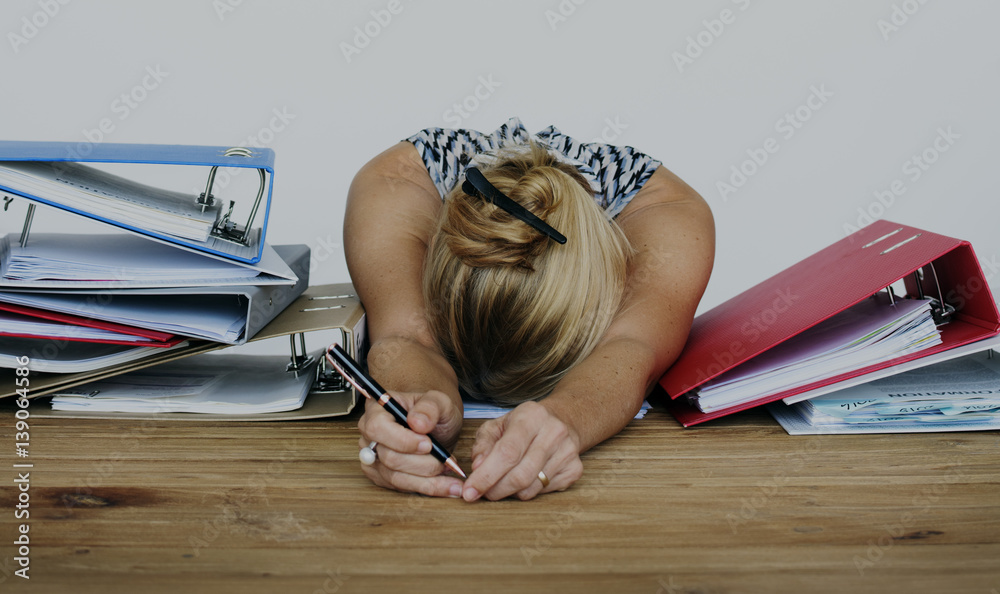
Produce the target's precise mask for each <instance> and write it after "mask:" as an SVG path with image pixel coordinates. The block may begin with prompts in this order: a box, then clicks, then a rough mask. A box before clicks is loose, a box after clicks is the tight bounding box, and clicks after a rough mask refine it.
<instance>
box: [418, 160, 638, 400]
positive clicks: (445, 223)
mask: <svg viewBox="0 0 1000 594" xmlns="http://www.w3.org/2000/svg"><path fill="white" fill-rule="evenodd" d="M481 171H482V173H483V175H484V176H485V177H486V179H487V180H489V181H490V183H492V184H493V185H494V186H496V187H497V189H499V190H500V191H501V192H503V193H504V194H506V195H507V196H509V197H510V198H511V199H513V200H514V201H516V202H518V203H519V204H521V205H522V206H524V207H525V208H526V209H528V210H529V211H531V212H533V213H534V214H535V215H536V216H538V217H539V218H541V219H542V220H544V221H545V222H547V223H548V224H549V225H551V226H552V227H554V228H555V229H556V230H558V231H560V232H561V233H562V234H563V235H565V236H566V237H567V239H568V241H567V242H566V243H565V244H563V245H560V244H557V243H556V242H554V241H552V240H550V239H549V238H548V237H546V236H545V235H543V234H542V233H540V232H538V231H536V230H535V229H533V228H531V227H530V226H528V225H527V224H525V223H523V222H522V221H520V220H518V219H515V218H514V217H512V216H511V215H510V214H508V213H507V212H505V211H503V210H501V209H500V208H498V207H496V206H494V205H493V204H492V203H490V202H488V201H486V200H484V199H482V198H481V197H479V196H469V195H467V194H465V192H463V191H462V188H461V187H460V186H461V184H458V186H457V187H456V188H455V189H454V190H453V191H452V192H451V193H449V195H448V196H447V197H446V198H445V203H444V206H443V208H442V213H441V219H440V221H439V222H438V230H437V232H436V233H435V235H434V237H433V238H432V240H431V244H430V246H429V247H428V251H427V260H426V262H425V265H424V271H423V293H424V300H425V303H426V304H427V309H428V320H429V323H430V327H431V330H432V332H433V333H434V335H435V337H436V339H437V341H438V344H439V345H440V346H441V349H442V352H443V353H444V355H445V357H446V358H447V359H448V361H449V362H450V363H451V365H452V367H454V369H455V372H456V374H457V375H458V382H459V386H460V387H461V388H462V389H463V390H464V391H465V392H466V393H467V394H469V395H470V396H472V397H474V398H479V399H482V400H488V401H492V402H495V403H498V404H504V405H514V404H518V403H520V402H524V401H526V400H535V399H538V398H542V397H544V396H547V395H548V394H549V392H551V391H552V389H553V388H554V387H555V384H556V383H557V382H558V381H559V380H560V379H561V378H562V377H563V376H564V375H565V374H566V373H567V372H568V371H569V370H570V369H571V368H572V367H573V366H574V365H576V364H577V363H579V362H580V361H582V360H583V359H584V358H585V357H586V356H587V355H589V354H590V353H591V352H592V351H593V350H594V348H595V346H596V345H597V343H598V341H599V340H600V339H601V337H602V336H603V335H604V333H605V332H606V331H607V329H608V326H610V324H611V320H612V318H613V317H614V315H615V313H616V312H617V311H618V308H619V307H620V305H621V300H622V294H623V292H624V288H625V276H626V269H627V266H628V261H629V258H630V257H631V253H632V252H631V248H630V246H629V244H628V240H627V239H626V238H625V234H624V233H623V232H622V231H621V229H620V228H619V227H618V225H617V223H615V222H614V221H611V220H609V219H608V218H607V217H606V216H605V214H604V212H603V211H602V210H601V209H600V207H599V206H598V205H597V204H596V202H595V201H594V196H593V194H592V193H591V191H590V189H589V185H588V184H587V181H586V180H585V179H584V178H583V176H582V175H580V173H579V172H578V171H577V170H576V168H575V167H574V166H572V165H569V164H566V163H562V162H560V161H558V160H557V159H556V158H555V157H554V156H553V155H552V154H550V153H549V152H548V151H546V150H545V149H544V148H543V147H541V146H540V145H537V144H535V143H532V145H531V147H530V148H529V149H528V150H521V151H514V152H500V153H499V154H498V155H497V158H496V160H495V161H494V162H493V164H492V165H490V166H484V167H482V168H481Z"/></svg>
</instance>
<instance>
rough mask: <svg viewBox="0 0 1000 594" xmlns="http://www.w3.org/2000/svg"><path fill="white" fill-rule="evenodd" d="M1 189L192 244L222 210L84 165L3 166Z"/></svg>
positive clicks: (14, 163) (9, 163)
mask: <svg viewBox="0 0 1000 594" xmlns="http://www.w3.org/2000/svg"><path fill="white" fill-rule="evenodd" d="M0 186H3V187H4V188H9V189H10V190H12V191H14V192H16V193H18V194H22V195H26V196H38V197H43V198H45V199H46V200H48V201H51V202H53V203H57V204H60V205H62V206H63V207H65V208H66V209H68V210H73V211H77V212H82V213H87V214H88V215H91V216H93V217H96V218H99V219H103V220H110V221H116V222H119V223H121V224H123V225H127V226H129V227H136V228H138V229H145V230H148V231H152V232H155V233H162V234H166V235H172V236H175V237H179V238H183V239H190V240H193V241H206V240H207V239H208V236H209V234H210V233H211V231H212V226H213V225H214V224H215V219H216V216H217V215H218V210H219V209H218V206H216V207H214V208H205V209H202V208H201V207H200V206H199V205H197V204H196V203H195V201H194V200H193V199H192V197H191V196H190V195H187V194H182V193H180V192H172V191H168V190H161V189H158V188H154V187H151V186H147V185H144V184H139V183H135V182H133V181H130V180H127V179H125V178H122V177H119V176H116V175H112V174H109V173H105V172H103V171H100V170H98V169H94V168H93V167H90V166H87V165H81V164H79V163H67V162H43V161H5V162H0Z"/></svg>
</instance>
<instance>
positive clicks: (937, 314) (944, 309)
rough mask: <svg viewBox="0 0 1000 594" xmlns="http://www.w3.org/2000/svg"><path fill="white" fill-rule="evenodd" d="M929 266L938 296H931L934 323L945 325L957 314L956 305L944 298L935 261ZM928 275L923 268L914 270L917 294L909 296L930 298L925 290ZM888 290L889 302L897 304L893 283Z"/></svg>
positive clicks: (914, 289)
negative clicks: (925, 280)
mask: <svg viewBox="0 0 1000 594" xmlns="http://www.w3.org/2000/svg"><path fill="white" fill-rule="evenodd" d="M927 266H929V267H930V269H931V275H932V276H933V277H934V288H935V289H937V294H938V296H937V298H934V297H930V298H929V301H930V306H931V317H933V318H934V324H935V325H937V326H943V325H945V324H947V323H948V322H950V321H951V318H952V316H953V315H955V307H954V306H953V305H951V304H950V303H948V302H947V301H945V300H944V295H943V294H942V293H941V283H940V282H939V281H938V276H937V270H935V269H934V263H933V262H930V263H928V264H927ZM925 278H926V275H925V274H924V269H923V268H918V269H917V270H915V271H914V272H913V291H915V293H916V294H915V296H911V295H909V294H907V296H906V297H907V298H909V299H912V298H916V299H928V297H927V295H926V294H925V292H924V279H925ZM909 287H910V286H909V284H907V291H909V290H910V289H909ZM886 292H887V293H888V295H889V303H890V304H891V305H895V304H896V293H895V291H894V290H893V288H892V285H889V286H888V287H886Z"/></svg>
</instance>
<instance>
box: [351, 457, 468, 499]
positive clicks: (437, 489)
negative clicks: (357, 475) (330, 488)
mask: <svg viewBox="0 0 1000 594" xmlns="http://www.w3.org/2000/svg"><path fill="white" fill-rule="evenodd" d="M364 472H365V474H366V475H367V476H368V478H369V479H370V480H371V481H372V482H373V483H375V484H376V485H378V486H380V487H385V488H388V489H395V490H397V491H403V492H406V493H420V494H421V495H427V496H430V497H453V498H458V497H461V496H462V481H461V480H459V479H457V478H455V477H452V476H448V475H444V474H441V475H438V476H431V477H422V476H414V475H412V474H408V473H405V472H399V471H395V470H390V469H387V468H385V466H383V465H381V464H376V465H375V466H368V467H365V470H364Z"/></svg>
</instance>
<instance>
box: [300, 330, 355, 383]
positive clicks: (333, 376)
mask: <svg viewBox="0 0 1000 594" xmlns="http://www.w3.org/2000/svg"><path fill="white" fill-rule="evenodd" d="M296 336H298V345H296V341H295V337H296ZM288 340H289V343H290V346H291V361H290V362H289V363H288V365H287V366H285V371H286V372H288V373H292V374H295V377H298V374H299V373H301V372H303V371H305V370H307V369H309V367H310V366H311V365H312V364H313V363H315V358H314V357H310V356H309V355H308V354H307V351H306V336H305V333H303V332H298V333H295V334H290V335H289V336H288ZM348 389H350V388H349V386H348V385H347V382H346V381H345V380H344V378H343V377H342V376H341V375H340V374H339V373H337V372H336V370H333V369H329V368H328V367H327V363H326V358H325V357H320V358H319V363H318V364H317V365H316V377H315V378H314V379H313V383H312V387H311V388H310V389H309V393H310V394H329V393H333V392H344V391H347V390H348Z"/></svg>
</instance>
